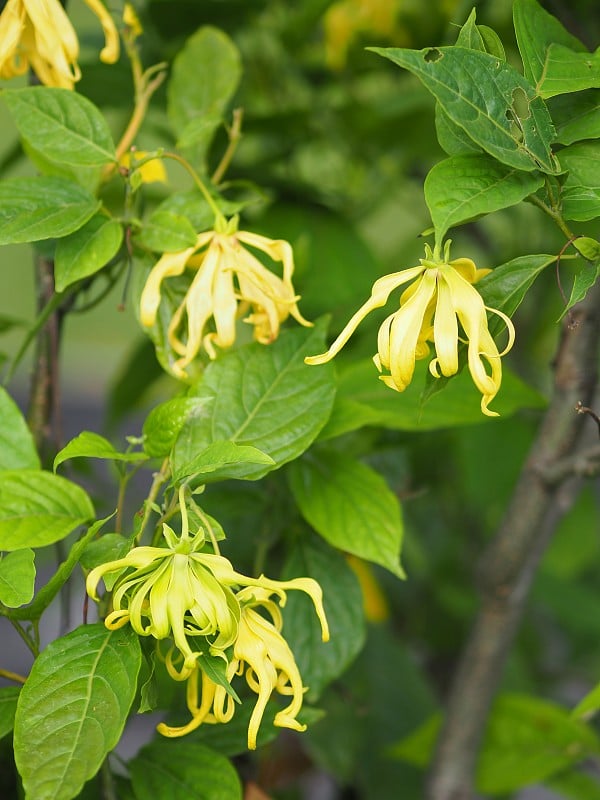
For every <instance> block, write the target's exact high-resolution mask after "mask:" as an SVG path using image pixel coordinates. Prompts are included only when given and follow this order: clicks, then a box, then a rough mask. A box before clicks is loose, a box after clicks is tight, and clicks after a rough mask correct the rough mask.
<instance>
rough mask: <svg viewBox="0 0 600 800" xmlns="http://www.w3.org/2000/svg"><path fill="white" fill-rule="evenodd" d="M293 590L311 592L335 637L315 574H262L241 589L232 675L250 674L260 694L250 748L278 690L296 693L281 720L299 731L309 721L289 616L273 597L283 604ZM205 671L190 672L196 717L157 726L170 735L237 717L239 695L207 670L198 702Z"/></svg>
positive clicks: (326, 636)
mask: <svg viewBox="0 0 600 800" xmlns="http://www.w3.org/2000/svg"><path fill="white" fill-rule="evenodd" d="M289 589H300V590H302V591H305V592H306V593H307V594H308V595H309V596H310V597H311V599H312V600H313V603H314V605H315V610H316V612H317V616H318V617H319V620H320V623H321V631H322V638H323V641H328V639H329V628H328V626H327V619H326V617H325V612H324V610H323V602H322V592H321V587H320V586H319V584H318V583H317V582H316V581H314V580H312V579H311V578H296V579H294V580H291V581H281V582H280V581H269V580H268V579H266V578H264V577H263V576H261V578H259V579H257V580H256V583H255V585H254V586H248V587H246V588H244V589H241V590H240V591H239V592H237V595H236V598H237V600H238V602H239V603H240V607H241V616H240V622H239V628H238V635H237V638H236V640H235V642H234V645H233V658H232V660H231V661H230V662H229V665H228V667H227V680H228V681H231V680H232V679H233V677H234V676H235V675H236V674H237V675H244V676H245V678H246V681H247V683H248V686H249V687H250V689H251V690H252V691H253V692H256V694H257V695H258V699H257V701H256V705H255V706H254V709H253V711H252V715H251V717H250V722H249V725H248V748H249V749H250V750H254V749H255V748H256V739H257V736H258V730H259V727H260V724H261V722H262V718H263V715H264V712H265V709H266V706H267V703H268V701H269V699H270V697H271V695H272V694H273V692H277V693H278V694H281V695H283V696H289V697H291V701H290V703H289V705H288V706H287V707H286V708H285V709H283V710H281V711H279V712H278V713H277V714H276V715H275V720H274V723H275V725H277V726H278V727H281V728H291V729H292V730H296V731H303V730H305V729H306V725H303V724H301V723H300V722H298V719H297V717H298V714H299V712H300V710H301V708H302V699H303V695H304V692H305V691H306V688H305V687H304V685H303V683H302V678H301V676H300V672H299V670H298V666H297V664H296V661H295V659H294V655H293V653H292V651H291V649H290V647H289V645H288V643H287V642H286V640H285V639H284V638H283V636H282V634H281V629H282V625H283V620H282V616H281V610H280V607H279V605H277V603H276V602H274V601H273V600H272V599H271V595H273V594H276V595H278V596H279V604H280V605H284V603H285V590H289ZM258 608H262V609H263V610H264V611H265V612H266V614H267V615H268V618H267V617H265V616H263V615H262V614H260V613H259V612H258V611H257V610H256V609H258ZM200 672H201V670H199V668H196V669H195V670H194V671H190V672H189V673H188V675H187V679H188V688H187V705H188V709H189V711H190V713H191V714H192V719H191V720H190V722H189V723H188V724H187V725H184V726H183V727H180V728H174V727H170V726H168V725H166V724H165V723H161V724H160V725H159V726H158V728H157V730H158V731H159V733H162V734H163V735H164V736H169V737H176V736H184V735H185V734H187V733H190V732H191V731H193V730H195V729H196V728H198V727H199V726H200V725H201V724H203V723H213V724H214V723H217V722H228V721H229V720H230V719H231V718H232V717H233V714H234V710H235V706H234V701H233V698H232V697H231V696H230V695H229V694H228V693H227V692H226V690H225V688H224V687H223V686H220V685H218V684H216V683H215V682H214V681H213V680H211V678H209V677H208V676H207V675H206V674H205V673H202V676H201V679H202V692H201V702H200V703H198V681H199V678H200Z"/></svg>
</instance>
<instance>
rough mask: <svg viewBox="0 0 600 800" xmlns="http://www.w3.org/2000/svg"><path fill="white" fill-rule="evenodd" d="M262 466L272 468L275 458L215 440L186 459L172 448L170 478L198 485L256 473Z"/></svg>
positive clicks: (250, 448) (256, 450) (229, 442)
mask: <svg viewBox="0 0 600 800" xmlns="http://www.w3.org/2000/svg"><path fill="white" fill-rule="evenodd" d="M265 466H266V467H267V468H272V467H274V466H275V461H274V460H273V459H272V458H271V456H268V455H267V454H266V453H263V452H262V451H260V450H258V449H257V448H256V447H251V446H249V445H239V444H235V443H234V442H231V441H224V442H219V441H217V442H212V444H210V445H209V446H208V447H207V448H206V449H205V450H202V451H201V452H200V453H197V454H196V455H195V456H194V457H193V458H192V459H191V461H188V462H185V461H181V460H180V459H179V458H178V453H177V451H176V452H175V453H174V456H173V480H174V481H176V482H182V481H185V482H186V483H189V484H190V485H192V486H199V485H201V484H204V483H212V482H213V481H222V480H227V479H229V478H238V479H244V478H245V477H246V476H247V475H248V476H250V477H252V476H253V475H255V474H256V468H257V467H259V468H261V467H265Z"/></svg>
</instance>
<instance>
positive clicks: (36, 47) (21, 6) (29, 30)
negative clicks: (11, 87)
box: [0, 0, 119, 89]
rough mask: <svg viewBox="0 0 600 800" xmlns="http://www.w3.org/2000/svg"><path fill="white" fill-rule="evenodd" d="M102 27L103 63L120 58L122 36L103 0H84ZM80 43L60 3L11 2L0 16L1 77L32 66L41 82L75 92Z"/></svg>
mask: <svg viewBox="0 0 600 800" xmlns="http://www.w3.org/2000/svg"><path fill="white" fill-rule="evenodd" d="M85 2H86V3H87V5H88V6H89V7H90V8H91V10H92V11H93V12H94V13H95V14H96V16H97V17H98V19H99V20H100V23H101V25H102V28H103V31H104V37H105V46H104V48H103V49H102V51H101V53H100V59H101V61H104V62H105V63H107V64H114V62H115V61H117V59H118V58H119V35H118V33H117V29H116V27H115V24H114V22H113V20H112V17H111V16H110V14H109V13H108V11H107V10H106V8H105V6H104V5H103V3H102V2H101V0H85ZM78 58H79V41H78V39H77V34H76V33H75V30H74V28H73V26H72V25H71V22H70V20H69V17H68V16H67V14H66V12H65V10H64V9H63V7H62V5H61V4H60V2H59V0H8V2H7V3H6V5H5V7H4V9H3V11H2V13H1V14H0V78H12V77H14V76H16V75H23V74H24V73H25V72H27V70H28V69H29V68H30V67H31V69H32V70H33V71H34V72H35V74H36V75H37V76H38V78H39V80H40V82H41V83H43V84H45V85H46V86H57V87H61V88H63V89H72V88H73V86H74V84H75V82H76V81H78V80H79V78H80V77H81V71H80V69H79V65H78V63H77V59H78Z"/></svg>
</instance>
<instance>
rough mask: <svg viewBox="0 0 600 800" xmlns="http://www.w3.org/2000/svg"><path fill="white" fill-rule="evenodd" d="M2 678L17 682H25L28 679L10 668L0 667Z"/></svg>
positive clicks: (0, 676)
mask: <svg viewBox="0 0 600 800" xmlns="http://www.w3.org/2000/svg"><path fill="white" fill-rule="evenodd" d="M0 678H5V679H6V680H7V681H14V682H15V683H25V682H26V680H27V678H24V677H23V676H22V675H19V674H18V673H17V672H12V670H10V669H0Z"/></svg>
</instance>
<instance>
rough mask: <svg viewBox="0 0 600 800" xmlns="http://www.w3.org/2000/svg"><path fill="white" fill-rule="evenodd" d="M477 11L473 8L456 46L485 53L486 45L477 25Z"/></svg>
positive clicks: (459, 33)
mask: <svg viewBox="0 0 600 800" xmlns="http://www.w3.org/2000/svg"><path fill="white" fill-rule="evenodd" d="M476 19H477V11H476V10H475V9H474V8H473V9H472V10H471V13H470V14H469V16H468V18H467V21H466V22H465V23H464V25H463V26H462V27H461V29H460V31H459V32H458V36H457V37H456V44H457V45H458V46H459V47H468V48H470V49H471V50H481V51H482V52H485V44H484V42H483V37H482V36H481V34H480V32H479V29H478V26H477V23H476Z"/></svg>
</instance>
